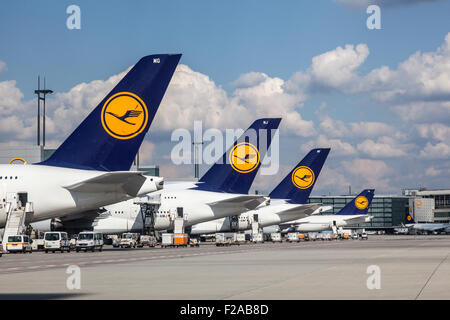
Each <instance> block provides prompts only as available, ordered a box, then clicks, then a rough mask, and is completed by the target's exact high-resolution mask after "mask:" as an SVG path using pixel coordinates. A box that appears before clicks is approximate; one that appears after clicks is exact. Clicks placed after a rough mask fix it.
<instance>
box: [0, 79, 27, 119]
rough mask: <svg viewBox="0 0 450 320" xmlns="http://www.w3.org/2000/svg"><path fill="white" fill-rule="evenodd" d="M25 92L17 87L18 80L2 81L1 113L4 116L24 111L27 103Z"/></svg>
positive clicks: (0, 88) (0, 94) (0, 86)
mask: <svg viewBox="0 0 450 320" xmlns="http://www.w3.org/2000/svg"><path fill="white" fill-rule="evenodd" d="M22 99H23V93H22V92H21V91H20V90H19V89H18V88H17V87H16V81H14V80H9V81H2V82H0V114H1V115H2V116H5V115H12V114H18V113H22V112H23V111H24V110H25V105H24V103H23V101H22Z"/></svg>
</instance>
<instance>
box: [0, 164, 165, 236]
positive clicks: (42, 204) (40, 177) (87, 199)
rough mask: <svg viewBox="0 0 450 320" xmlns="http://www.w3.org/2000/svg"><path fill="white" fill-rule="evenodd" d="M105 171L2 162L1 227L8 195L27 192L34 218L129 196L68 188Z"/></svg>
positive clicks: (64, 212)
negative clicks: (73, 190) (6, 163)
mask: <svg viewBox="0 0 450 320" xmlns="http://www.w3.org/2000/svg"><path fill="white" fill-rule="evenodd" d="M103 174H105V172H102V171H94V170H78V169H69V168H61V167H52V166H45V165H0V177H1V179H0V204H2V206H1V208H0V228H2V227H4V225H5V221H6V211H5V204H6V201H7V198H8V194H14V193H27V201H28V202H31V203H32V207H33V211H34V215H33V218H32V221H40V220H45V219H51V218H57V217H63V216H66V215H69V214H72V213H78V212H83V211H87V210H93V209H97V208H99V207H101V206H105V205H108V204H111V203H115V202H118V201H123V200H125V199H129V198H130V197H129V196H127V195H126V194H124V193H123V192H120V191H119V190H117V191H114V190H113V191H111V190H110V189H109V190H108V191H105V192H72V191H69V190H68V189H66V188H65V187H66V186H70V185H73V184H76V183H78V182H80V181H85V180H87V179H91V178H95V177H98V176H100V175H103ZM152 181H153V180H152ZM157 182H159V180H158V181H156V180H155V181H153V182H152V184H153V185H154V186H153V187H152V188H151V189H153V190H157V186H156V183H157ZM146 187H147V190H146V192H149V191H150V190H148V188H149V186H148V185H147V182H146ZM99 188H100V189H101V186H100V187H99ZM22 205H25V204H22Z"/></svg>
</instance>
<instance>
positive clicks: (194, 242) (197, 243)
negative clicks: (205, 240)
mask: <svg viewBox="0 0 450 320" xmlns="http://www.w3.org/2000/svg"><path fill="white" fill-rule="evenodd" d="M189 246H191V247H199V246H200V241H199V240H198V239H197V238H190V239H189Z"/></svg>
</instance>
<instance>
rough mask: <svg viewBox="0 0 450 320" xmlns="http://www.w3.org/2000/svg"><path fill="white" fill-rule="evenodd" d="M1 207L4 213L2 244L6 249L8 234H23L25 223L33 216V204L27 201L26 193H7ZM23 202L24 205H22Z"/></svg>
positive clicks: (4, 249)
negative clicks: (4, 222)
mask: <svg viewBox="0 0 450 320" xmlns="http://www.w3.org/2000/svg"><path fill="white" fill-rule="evenodd" d="M4 200H5V202H4V203H3V205H2V207H3V208H2V209H3V210H4V211H5V213H6V224H5V230H4V233H3V240H2V246H3V251H6V244H7V242H8V237H9V236H14V235H18V234H25V232H26V229H27V228H26V225H27V224H28V223H29V222H30V221H31V220H32V218H33V214H34V211H33V204H32V203H31V202H28V194H27V193H25V192H23V193H7V194H6V199H4ZM23 204H25V205H23Z"/></svg>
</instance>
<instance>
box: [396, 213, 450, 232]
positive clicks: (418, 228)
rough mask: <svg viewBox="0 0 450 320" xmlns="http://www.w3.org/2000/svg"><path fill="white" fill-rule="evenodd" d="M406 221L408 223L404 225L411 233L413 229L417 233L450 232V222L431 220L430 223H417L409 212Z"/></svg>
mask: <svg viewBox="0 0 450 320" xmlns="http://www.w3.org/2000/svg"><path fill="white" fill-rule="evenodd" d="M406 221H407V223H406V224H405V225H404V226H405V227H406V228H408V232H409V233H411V231H413V230H414V231H415V232H417V233H426V234H428V233H434V232H436V233H440V232H445V233H449V232H450V224H448V223H435V222H429V223H416V222H415V221H414V219H413V217H412V216H411V215H410V214H409V213H408V214H407V215H406Z"/></svg>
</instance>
